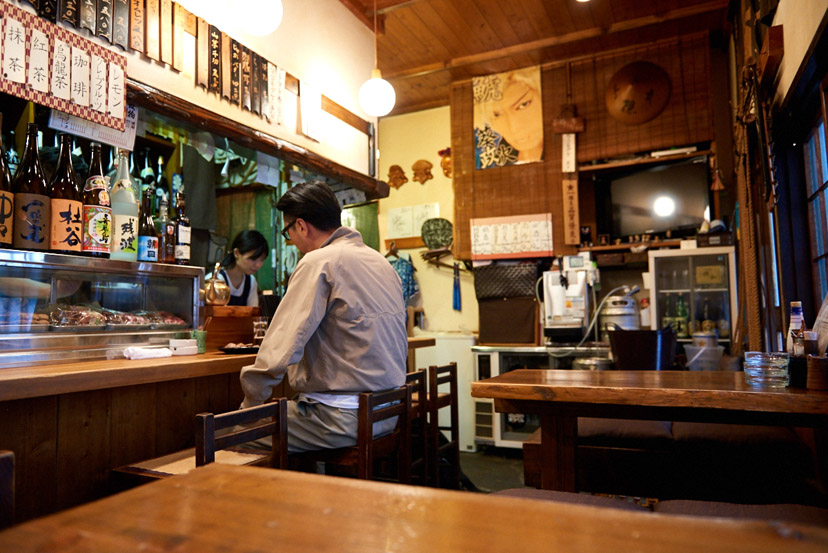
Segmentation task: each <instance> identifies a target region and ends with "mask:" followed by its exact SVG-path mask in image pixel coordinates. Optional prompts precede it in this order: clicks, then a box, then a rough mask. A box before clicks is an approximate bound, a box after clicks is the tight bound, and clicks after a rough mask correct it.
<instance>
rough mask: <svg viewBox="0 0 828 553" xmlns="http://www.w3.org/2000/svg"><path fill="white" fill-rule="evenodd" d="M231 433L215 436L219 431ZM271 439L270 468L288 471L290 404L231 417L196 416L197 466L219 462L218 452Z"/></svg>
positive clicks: (281, 401)
mask: <svg viewBox="0 0 828 553" xmlns="http://www.w3.org/2000/svg"><path fill="white" fill-rule="evenodd" d="M226 429H231V430H230V431H229V432H227V433H224V434H219V435H216V432H217V431H219V430H226ZM268 436H270V437H271V438H272V440H273V447H272V449H271V456H270V466H271V467H274V468H283V467H287V400H286V399H285V398H280V399H277V400H276V401H274V402H273V403H265V404H263V405H259V406H257V407H250V408H248V409H240V410H238V411H231V412H229V413H222V414H220V415H214V414H212V413H201V414H199V415H196V432H195V442H196V448H195V449H196V466H197V467H200V466H202V465H206V464H208V463H212V462H214V461H215V460H216V451H217V450H221V449H226V448H228V447H232V446H236V445H240V444H244V443H247V442H250V441H253V440H258V439H260V438H265V437H268Z"/></svg>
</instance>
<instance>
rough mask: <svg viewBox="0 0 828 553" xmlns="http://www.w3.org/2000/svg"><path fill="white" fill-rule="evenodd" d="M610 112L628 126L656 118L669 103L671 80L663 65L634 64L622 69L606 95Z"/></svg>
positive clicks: (644, 62) (640, 62) (610, 84)
mask: <svg viewBox="0 0 828 553" xmlns="http://www.w3.org/2000/svg"><path fill="white" fill-rule="evenodd" d="M604 99H605V101H606V104H607V111H609V114H610V115H611V116H612V117H613V118H614V119H616V120H618V121H620V122H622V123H624V124H626V125H640V124H641V123H645V122H647V121H649V120H650V119H653V118H654V117H656V116H657V115H658V114H659V113H661V112H662V111H663V110H664V108H665V107H666V106H667V102H668V101H669V100H670V77H669V76H668V75H667V72H666V71H664V69H662V68H661V67H660V66H658V65H656V64H654V63H650V62H648V61H635V62H633V63H628V64H627V65H625V66H624V67H622V68H621V69H619V70H618V71H617V72H616V73H615V75H613V76H612V78H611V79H610V82H609V84H608V85H607V90H606V92H605V93H604Z"/></svg>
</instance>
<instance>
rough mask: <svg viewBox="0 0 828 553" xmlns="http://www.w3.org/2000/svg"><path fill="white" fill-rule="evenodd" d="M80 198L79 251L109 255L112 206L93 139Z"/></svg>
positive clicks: (97, 149)
mask: <svg viewBox="0 0 828 553" xmlns="http://www.w3.org/2000/svg"><path fill="white" fill-rule="evenodd" d="M82 201H83V247H82V248H83V253H84V254H86V255H90V256H92V257H109V241H110V239H111V233H112V208H111V206H110V202H109V189H108V187H107V185H106V179H105V178H104V172H103V165H102V164H101V145H100V144H98V143H97V142H93V143H92V158H91V159H90V161H89V173H88V174H87V176H86V182H85V184H84V186H83V199H82Z"/></svg>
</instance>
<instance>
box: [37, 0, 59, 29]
mask: <svg viewBox="0 0 828 553" xmlns="http://www.w3.org/2000/svg"><path fill="white" fill-rule="evenodd" d="M37 15H39V16H40V17H42V18H43V19H45V20H46V21H48V22H49V23H55V22H56V21H57V0H40V4H39V5H38V6H37Z"/></svg>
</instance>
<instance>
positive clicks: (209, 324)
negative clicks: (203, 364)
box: [204, 305, 259, 351]
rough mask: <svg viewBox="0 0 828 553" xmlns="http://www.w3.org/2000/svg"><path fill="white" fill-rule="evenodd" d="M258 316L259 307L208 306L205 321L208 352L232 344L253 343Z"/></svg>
mask: <svg viewBox="0 0 828 553" xmlns="http://www.w3.org/2000/svg"><path fill="white" fill-rule="evenodd" d="M258 316H259V308H258V307H247V306H234V305H221V306H220V305H208V306H207V308H206V310H205V319H204V321H205V324H204V330H206V331H207V342H206V343H207V350H208V351H209V350H215V349H218V348H220V347H224V346H225V345H227V344H228V343H230V342H232V343H235V344H238V343H243V344H249V343H251V342H252V341H253V318H254V317H258Z"/></svg>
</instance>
